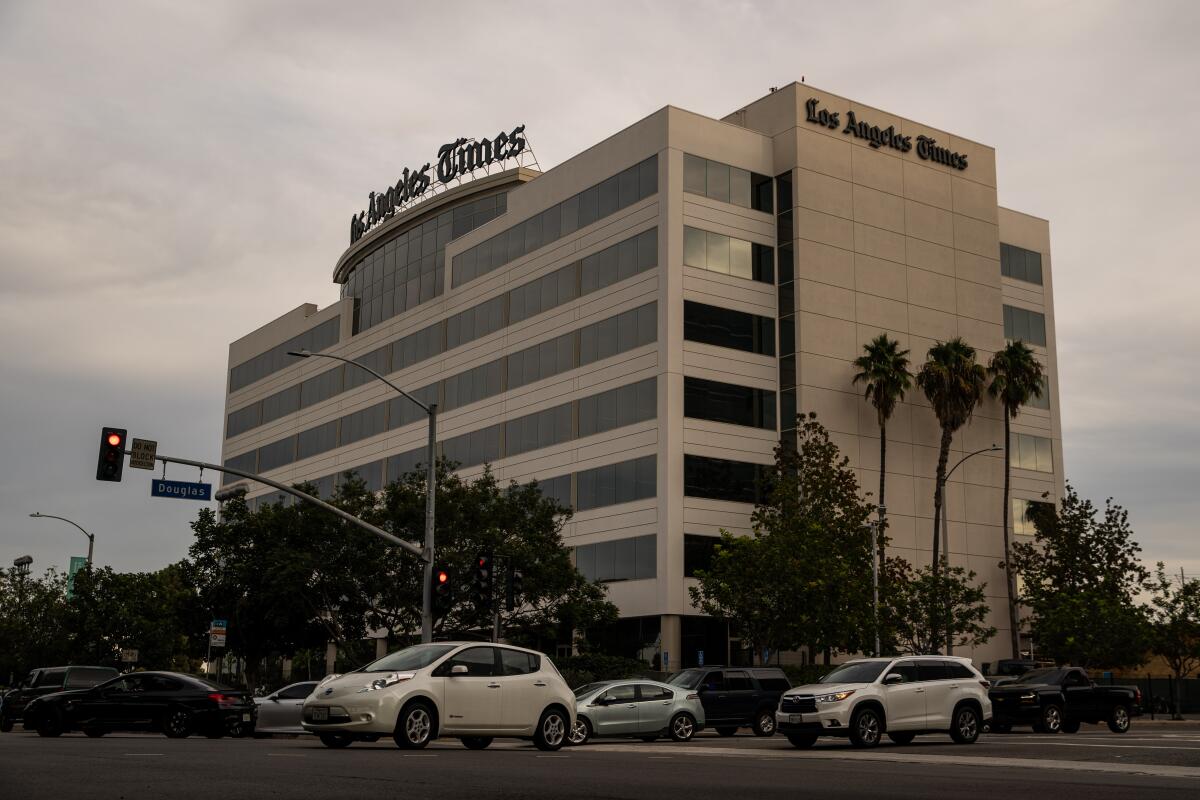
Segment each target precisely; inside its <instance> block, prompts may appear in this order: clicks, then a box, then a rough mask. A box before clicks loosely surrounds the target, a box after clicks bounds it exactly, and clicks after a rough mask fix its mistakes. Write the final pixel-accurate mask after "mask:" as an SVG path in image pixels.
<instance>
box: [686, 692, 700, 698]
mask: <svg viewBox="0 0 1200 800" xmlns="http://www.w3.org/2000/svg"><path fill="white" fill-rule="evenodd" d="M687 699H688V700H699V699H700V695H699V694H697V693H696V692H692V693H691V694H689V695H688V696H687Z"/></svg>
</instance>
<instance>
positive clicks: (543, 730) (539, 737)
mask: <svg viewBox="0 0 1200 800" xmlns="http://www.w3.org/2000/svg"><path fill="white" fill-rule="evenodd" d="M569 725H570V723H569V722H568V721H567V715H566V714H564V713H563V712H562V711H560V710H559V709H557V708H552V709H550V710H549V711H546V712H545V713H543V714H542V718H541V719H540V720H538V726H537V731H536V732H535V733H534V734H533V743H534V744H535V745H536V746H537V749H538V750H549V751H553V750H557V749H559V748H560V747H562V746H563V745H564V744H566V741H567V727H568V726H569Z"/></svg>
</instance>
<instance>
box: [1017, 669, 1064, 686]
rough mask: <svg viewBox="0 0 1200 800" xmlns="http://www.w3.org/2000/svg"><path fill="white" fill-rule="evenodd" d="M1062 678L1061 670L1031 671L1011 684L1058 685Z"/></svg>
mask: <svg viewBox="0 0 1200 800" xmlns="http://www.w3.org/2000/svg"><path fill="white" fill-rule="evenodd" d="M1061 678H1062V670H1061V669H1031V670H1030V671H1029V672H1026V673H1025V674H1024V675H1022V676H1021V677H1019V678H1017V679H1016V680H1015V681H1010V682H1011V683H1058V682H1059V680H1060V679H1061Z"/></svg>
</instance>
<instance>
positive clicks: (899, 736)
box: [887, 731, 917, 746]
mask: <svg viewBox="0 0 1200 800" xmlns="http://www.w3.org/2000/svg"><path fill="white" fill-rule="evenodd" d="M887 736H888V738H889V739H891V740H892V744H898V745H901V746H903V745H906V744H912V743H913V739H915V738H917V735H916V734H915V733H908V732H906V731H896V732H895V733H889V734H888V735H887Z"/></svg>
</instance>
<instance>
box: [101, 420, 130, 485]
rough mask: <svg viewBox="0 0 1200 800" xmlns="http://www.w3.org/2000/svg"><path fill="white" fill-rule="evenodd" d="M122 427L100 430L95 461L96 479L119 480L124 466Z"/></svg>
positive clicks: (123, 430) (123, 433) (123, 432)
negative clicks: (97, 453) (98, 455)
mask: <svg viewBox="0 0 1200 800" xmlns="http://www.w3.org/2000/svg"><path fill="white" fill-rule="evenodd" d="M125 434H126V431H125V429H124V428H103V429H101V432H100V457H99V458H98V459H97V461H96V480H98V481H119V480H121V470H122V469H123V468H124V466H125Z"/></svg>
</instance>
